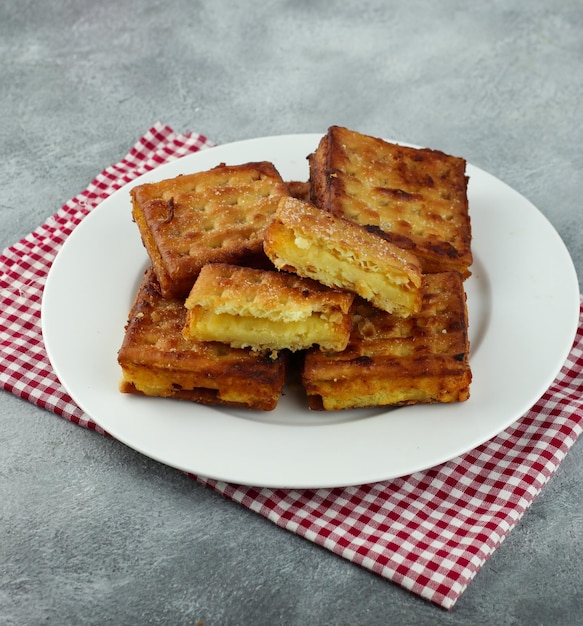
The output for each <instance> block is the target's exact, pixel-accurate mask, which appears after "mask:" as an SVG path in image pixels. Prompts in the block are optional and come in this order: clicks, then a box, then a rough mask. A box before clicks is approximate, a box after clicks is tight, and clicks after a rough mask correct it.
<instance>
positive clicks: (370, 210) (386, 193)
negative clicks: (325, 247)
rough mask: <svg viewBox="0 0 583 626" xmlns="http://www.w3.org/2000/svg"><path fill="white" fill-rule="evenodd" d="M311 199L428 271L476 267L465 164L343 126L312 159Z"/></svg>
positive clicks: (464, 271) (464, 270)
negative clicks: (369, 229)
mask: <svg viewBox="0 0 583 626" xmlns="http://www.w3.org/2000/svg"><path fill="white" fill-rule="evenodd" d="M309 164H310V183H311V194H312V200H313V202H314V203H315V204H316V205H317V206H319V207H320V208H323V209H325V210H327V211H331V212H332V213H335V214H336V215H340V216H342V217H345V218H347V219H351V220H353V221H356V222H357V223H359V224H363V225H367V226H369V227H372V228H373V229H376V230H378V231H379V232H380V233H382V234H383V236H384V237H386V239H387V240H388V241H391V242H392V243H394V244H396V245H398V246H400V247H402V248H404V249H407V250H410V251H411V252H413V253H414V254H416V255H417V256H418V257H419V259H420V260H421V262H422V265H423V271H424V272H439V271H446V270H456V271H459V272H460V273H461V274H462V276H463V277H464V278H465V277H467V276H469V274H470V271H469V267H470V265H471V264H472V253H471V227H470V218H469V213H468V199H467V182H468V179H467V177H466V174H465V167H466V162H465V160H464V159H462V158H459V157H454V156H450V155H447V154H444V153H443V152H440V151H438V150H430V149H421V148H410V147H406V146H401V145H398V144H393V143H390V142H387V141H384V140H382V139H379V138H376V137H371V136H368V135H363V134H361V133H357V132H355V131H351V130H348V129H346V128H343V127H339V126H332V127H330V128H329V130H328V133H327V135H326V136H324V137H323V138H322V140H321V141H320V144H319V145H318V148H317V150H316V151H315V153H313V154H312V155H310V156H309Z"/></svg>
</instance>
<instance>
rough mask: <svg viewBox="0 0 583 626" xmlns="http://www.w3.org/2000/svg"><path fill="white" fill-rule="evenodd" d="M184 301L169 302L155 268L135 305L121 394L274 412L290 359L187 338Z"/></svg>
mask: <svg viewBox="0 0 583 626" xmlns="http://www.w3.org/2000/svg"><path fill="white" fill-rule="evenodd" d="M185 318H186V309H185V308H184V303H183V301H182V300H181V299H167V298H163V297H162V295H161V293H160V288H159V284H158V281H157V279H156V277H155V274H154V271H153V269H151V268H150V269H149V270H148V271H147V272H146V274H145V276H144V280H143V282H142V284H141V286H140V289H139V291H138V293H137V295H136V298H135V301H134V303H133V305H132V308H131V311H130V315H129V319H128V323H127V326H126V332H125V336H124V340H123V343H122V346H121V348H120V350H119V353H118V362H119V364H120V366H121V368H122V373H123V380H122V382H121V383H120V390H121V391H122V392H125V393H140V394H144V395H150V396H160V397H170V398H179V399H187V400H193V401H195V402H201V403H204V404H217V405H225V406H244V407H248V408H252V409H259V410H272V409H274V408H275V406H276V405H277V402H278V399H279V396H280V394H281V389H282V387H283V384H284V378H285V369H286V355H285V353H280V355H278V356H277V357H274V356H273V355H271V354H267V353H262V352H252V351H250V350H237V349H234V348H230V347H229V346H227V345H224V344H222V343H213V342H204V343H203V342H196V341H192V340H190V341H189V340H186V339H185V338H184V337H183V336H182V328H183V326H184V323H185Z"/></svg>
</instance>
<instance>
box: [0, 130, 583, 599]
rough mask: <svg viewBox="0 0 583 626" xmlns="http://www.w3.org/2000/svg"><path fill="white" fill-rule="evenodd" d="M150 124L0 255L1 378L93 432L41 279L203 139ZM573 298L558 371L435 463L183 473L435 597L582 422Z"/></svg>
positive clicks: (452, 591) (493, 538)
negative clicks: (62, 356)
mask: <svg viewBox="0 0 583 626" xmlns="http://www.w3.org/2000/svg"><path fill="white" fill-rule="evenodd" d="M210 146H212V143H211V142H210V141H209V140H208V139H206V138H205V137H204V136H202V135H197V134H195V133H190V134H184V135H179V134H177V133H175V132H174V131H173V130H172V129H171V128H169V127H168V126H164V125H162V124H157V125H155V126H154V127H153V128H151V129H150V130H149V131H148V133H146V135H145V136H144V137H143V138H142V139H141V140H140V141H139V142H138V143H137V144H136V145H135V146H134V147H133V148H132V150H131V151H130V152H129V154H128V155H127V156H126V157H125V158H124V159H123V160H122V161H121V162H120V163H118V164H116V165H113V166H112V167H109V168H107V169H106V170H105V171H103V172H102V173H101V174H100V175H99V176H98V177H97V178H96V179H95V180H94V181H93V182H92V183H91V184H90V185H89V187H88V188H87V189H86V190H85V191H83V192H82V193H81V194H79V195H78V196H77V197H75V198H73V199H72V200H70V201H69V202H67V204H65V205H64V206H63V207H62V208H61V209H60V210H59V211H58V212H57V213H56V215H54V216H53V217H51V218H49V219H48V220H47V221H46V222H45V224H43V225H42V226H40V227H39V228H38V229H37V230H35V231H34V232H33V233H31V234H30V235H28V236H27V237H25V238H24V239H23V240H21V241H20V242H18V243H17V244H15V245H14V246H12V247H10V248H9V249H7V250H5V251H4V253H3V254H2V255H1V256H0V270H1V275H0V289H1V298H2V307H1V310H0V349H1V352H0V355H1V358H2V360H1V362H0V384H1V385H2V387H3V388H4V389H5V390H7V391H10V392H11V393H14V394H16V395H18V396H20V397H22V398H24V399H26V400H28V401H30V402H33V403H34V404H36V405H38V406H40V407H43V408H45V409H48V410H50V411H52V412H54V413H57V414H58V415H61V416H62V417H64V418H66V419H68V420H70V421H73V422H75V423H77V424H80V425H82V426H85V427H87V428H91V429H93V430H96V431H98V432H102V433H103V430H101V429H100V428H99V427H98V426H97V425H96V424H95V423H94V422H93V421H91V420H90V419H87V417H86V416H84V415H83V413H82V411H81V410H80V409H79V408H78V407H77V406H76V405H75V404H74V403H73V401H72V400H71V398H70V397H69V396H68V394H67V392H66V391H65V390H64V389H63V388H62V387H61V385H60V383H59V381H58V379H57V378H56V376H55V375H54V373H53V372H52V369H51V366H50V364H49V361H48V358H47V356H46V352H45V350H44V346H43V342H42V336H41V330H40V306H41V298H42V291H43V287H44V282H45V279H46V275H47V272H48V270H49V267H50V265H51V263H52V261H53V259H54V258H55V255H56V253H57V252H58V250H59V248H60V247H61V245H62V244H63V242H64V241H65V240H66V238H67V236H68V235H69V234H70V233H71V232H72V230H73V229H74V228H75V226H76V225H77V224H78V223H79V222H80V221H81V220H82V219H83V217H84V216H85V215H86V214H87V213H88V212H89V211H90V210H91V209H92V208H94V207H95V206H97V204H99V202H100V201H101V200H103V199H104V198H106V197H108V196H109V195H110V194H111V193H112V192H113V191H115V190H116V189H119V188H120V187H121V186H123V185H124V184H126V183H127V182H129V181H131V180H133V179H134V178H136V177H137V176H138V175H140V174H142V173H144V172H146V171H149V170H151V169H152V168H154V167H156V166H157V165H160V164H162V163H164V162H166V161H169V160H171V159H174V158H177V157H180V156H183V155H185V154H188V153H190V152H195V151H197V150H200V149H202V148H206V147H210ZM582 369H583V303H582V312H581V317H580V323H579V330H578V332H577V336H576V339H575V342H574V345H573V348H572V350H571V352H570V354H569V357H568V359H567V361H566V362H565V365H564V366H563V368H562V370H561V372H560V374H559V375H558V377H557V378H556V380H555V381H554V383H553V384H552V385H551V387H550V388H549V389H548V390H547V391H546V393H545V394H544V395H543V396H542V398H540V400H539V401H538V402H537V403H536V404H535V405H534V406H533V407H532V409H531V410H530V411H528V412H527V413H526V415H524V416H523V417H522V418H521V419H520V420H519V421H517V422H516V423H515V424H513V425H512V426H511V427H509V428H508V429H507V430H506V431H504V432H503V433H501V434H500V435H498V436H497V437H495V438H493V439H492V440H490V441H488V442H486V443H485V444H483V445H481V446H479V447H478V448H476V449H475V450H472V451H471V452H468V453H467V454H464V455H463V456H460V457H458V458H456V459H453V460H451V461H449V462H448V463H444V464H443V465H440V466H438V467H436V468H433V469H430V470H428V471H424V472H417V473H415V474H411V475H409V476H405V477H403V478H399V479H396V480H391V481H386V482H381V483H375V484H369V485H360V486H355V487H345V488H335V489H308V490H294V489H267V488H258V487H246V486H241V485H235V484H231V483H225V482H221V481H216V480H213V479H207V478H203V477H199V476H193V477H192V478H194V479H196V480H198V481H199V482H200V483H202V484H204V485H206V486H208V487H210V488H212V489H214V490H216V491H218V492H220V493H221V494H223V495H224V496H225V497H227V498H229V499H231V500H233V501H236V502H239V503H240V504H242V505H243V506H245V507H247V508H249V509H251V510H253V511H255V512H257V513H259V514H260V515H263V516H264V517H266V518H267V519H269V520H271V521H272V522H274V523H275V524H277V525H278V526H281V527H282V528H285V529H287V530H289V531H291V532H294V533H296V534H298V535H300V536H302V537H305V538H306V539H308V540H310V541H313V542H314V543H316V544H318V545H320V546H323V547H324V548H327V549H329V550H330V551H332V552H334V553H336V554H338V555H340V556H342V557H343V558H346V559H348V560H350V561H352V562H354V563H356V564H358V565H360V566H362V567H365V568H367V569H369V570H370V571H372V572H375V573H377V574H379V575H380V576H383V577H385V578H387V579H389V580H391V581H393V582H395V583H397V584H399V585H401V586H403V587H404V588H406V589H408V590H410V591H412V592H413V593H415V594H417V595H419V596H421V597H422V598H425V599H427V600H429V601H431V602H433V603H435V604H437V605H439V606H442V607H443V608H445V609H451V608H452V607H453V606H454V605H455V603H456V601H457V600H458V598H459V597H460V596H461V594H462V593H463V592H464V590H465V589H466V588H467V586H468V584H469V583H470V582H471V580H472V579H473V578H474V576H475V575H476V574H477V572H478V571H479V570H480V568H481V566H482V565H483V564H484V563H485V561H486V560H487V559H488V558H489V557H490V555H491V554H492V553H493V551H494V550H495V549H496V548H497V547H498V546H499V545H500V544H501V542H502V541H503V540H504V538H505V537H506V536H507V535H508V533H509V532H510V531H511V530H512V528H514V526H516V524H517V523H518V521H519V520H520V518H521V516H522V515H523V514H524V512H525V511H526V509H527V508H528V507H529V505H530V504H531V503H532V502H533V500H534V498H535V497H536V496H537V494H538V493H539V492H540V490H541V489H542V488H543V486H544V485H545V484H546V482H547V481H548V480H549V479H550V477H551V476H552V475H553V473H554V472H555V470H556V469H557V467H558V466H559V464H560V463H561V461H562V460H563V459H564V457H565V455H566V454H567V452H568V450H569V449H570V448H571V446H572V445H573V443H574V442H575V441H576V439H577V437H578V436H579V435H580V434H581V430H582V425H583V374H582Z"/></svg>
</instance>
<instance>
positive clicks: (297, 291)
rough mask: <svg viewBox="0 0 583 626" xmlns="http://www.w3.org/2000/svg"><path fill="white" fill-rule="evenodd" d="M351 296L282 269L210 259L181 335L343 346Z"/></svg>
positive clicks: (272, 346) (286, 345)
mask: <svg viewBox="0 0 583 626" xmlns="http://www.w3.org/2000/svg"><path fill="white" fill-rule="evenodd" d="M353 299H354V296H353V294H350V293H348V292H344V291H339V290H333V289H329V288H327V287H325V286H324V285H322V284H320V283H318V282H315V281H312V280H309V279H306V278H300V277H298V276H296V275H294V274H288V273H285V272H277V271H269V270H260V269H253V268H248V267H237V266H234V265H229V264H225V263H210V264H209V265H206V266H205V267H203V269H202V270H201V272H200V274H199V276H198V278H197V280H196V282H195V284H194V286H193V288H192V290H191V292H190V294H189V296H188V298H187V299H186V302H185V306H186V308H187V309H188V313H187V318H186V324H185V327H184V331H183V333H184V336H185V337H187V338H188V337H196V338H198V339H199V340H202V341H223V342H225V343H227V344H229V345H231V346H233V347H237V348H241V347H251V348H254V349H260V350H283V349H288V350H291V351H297V350H303V349H305V348H309V347H311V346H312V345H314V344H317V345H319V346H322V347H323V348H325V349H327V350H343V349H344V348H345V347H346V344H347V343H348V338H349V335H350V330H351V326H352V317H351V315H350V307H351V304H352V302H353Z"/></svg>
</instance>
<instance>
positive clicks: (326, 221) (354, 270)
mask: <svg viewBox="0 0 583 626" xmlns="http://www.w3.org/2000/svg"><path fill="white" fill-rule="evenodd" d="M263 248H264V250H265V252H266V254H267V256H268V257H269V258H270V259H271V261H272V262H273V264H274V265H275V266H276V267H277V268H278V269H282V270H286V271H291V272H295V273H296V274H298V275H299V276H304V277H306V278H312V279H314V280H317V281H319V282H321V283H323V284H325V285H328V286H329V287H334V288H338V289H345V290H348V291H352V292H354V293H356V294H358V295H360V296H361V297H363V298H366V299H367V300H370V301H371V302H372V303H373V304H374V305H375V306H377V307H379V308H381V309H383V310H385V311H389V312H392V313H395V314H398V315H404V316H407V315H411V314H412V313H415V312H417V311H418V310H419V309H420V307H421V294H420V292H419V287H420V285H421V264H420V262H419V260H418V259H417V257H416V256H415V255H413V254H411V253H410V252H408V251H406V250H403V249H402V248H399V247H398V246H396V245H394V244H392V243H390V242H388V241H386V240H385V239H384V238H383V237H380V236H378V235H377V234H376V233H371V232H369V231H367V230H366V228H365V227H363V226H361V225H359V224H357V223H355V222H352V221H350V220H346V219H343V218H341V217H338V216H336V215H333V214H332V213H330V212H328V211H324V210H322V209H318V208H316V207H315V206H314V205H313V204H310V203H307V202H303V201H302V200H298V199H296V198H282V199H281V200H280V202H279V206H278V209H277V211H276V213H275V215H274V218H273V220H272V222H271V224H270V225H269V226H268V227H267V229H266V231H265V240H264V243H263Z"/></svg>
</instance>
